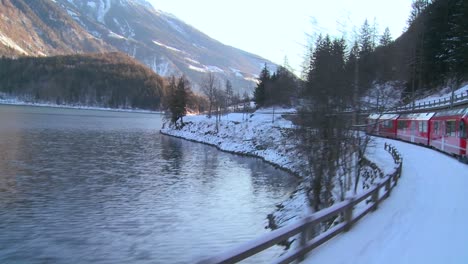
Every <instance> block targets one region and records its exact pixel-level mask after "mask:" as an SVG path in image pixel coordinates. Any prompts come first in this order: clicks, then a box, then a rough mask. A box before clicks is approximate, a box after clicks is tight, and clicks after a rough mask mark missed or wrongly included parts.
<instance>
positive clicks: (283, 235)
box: [198, 143, 403, 264]
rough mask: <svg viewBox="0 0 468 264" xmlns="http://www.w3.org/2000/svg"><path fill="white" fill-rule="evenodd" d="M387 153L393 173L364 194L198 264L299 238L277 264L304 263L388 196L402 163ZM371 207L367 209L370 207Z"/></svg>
mask: <svg viewBox="0 0 468 264" xmlns="http://www.w3.org/2000/svg"><path fill="white" fill-rule="evenodd" d="M385 150H386V151H388V152H389V153H390V154H391V155H392V157H393V160H394V162H395V164H396V165H397V167H396V170H395V171H394V172H393V173H391V174H389V175H387V177H386V178H385V180H384V181H382V182H380V183H377V184H375V185H373V186H372V187H371V188H369V189H368V190H366V191H365V192H363V193H361V194H359V195H357V196H354V197H351V198H349V199H347V200H345V201H342V202H339V203H337V204H335V205H333V206H331V207H328V208H326V209H323V210H320V211H318V212H316V213H314V214H311V215H309V216H307V217H305V218H304V219H302V220H300V221H298V222H296V223H293V224H291V225H288V226H285V227H282V228H279V229H276V230H273V231H271V232H269V233H267V234H265V235H263V236H261V237H258V238H257V239H254V240H252V241H248V242H246V243H244V244H241V245H239V246H238V247H236V248H232V249H231V250H228V251H226V252H224V253H221V254H219V255H217V256H214V257H211V258H207V259H204V260H202V261H199V262H198V263H199V264H214V263H236V262H239V261H241V260H244V259H246V258H248V257H251V256H253V255H255V254H257V253H259V252H261V251H263V250H266V249H268V248H270V247H272V246H274V245H276V244H278V243H280V242H282V241H285V240H286V239H288V238H290V237H293V236H295V235H297V234H300V239H299V241H300V245H299V246H298V248H296V249H294V250H293V251H292V252H289V253H288V254H285V255H283V256H281V258H279V259H278V260H276V263H290V262H292V261H294V260H303V259H304V257H305V254H306V253H308V252H310V251H311V250H313V249H314V248H316V247H318V246H320V245H322V244H323V243H325V242H326V241H328V240H330V239H331V238H333V237H334V236H336V235H337V234H339V233H341V232H344V231H348V230H349V229H350V228H351V227H352V226H353V224H354V223H356V222H357V221H359V220H360V219H361V218H362V217H364V216H365V215H366V214H367V213H369V212H371V211H375V210H376V209H377V208H378V206H379V203H380V202H382V201H383V200H384V199H386V198H387V197H389V196H390V193H391V191H392V189H393V187H395V186H396V185H397V183H398V180H399V179H400V177H401V172H402V166H403V159H402V157H401V155H400V153H398V151H397V150H396V149H395V148H394V147H393V146H391V145H388V144H387V143H385ZM369 204H370V205H369ZM334 216H338V217H339V219H341V221H340V222H339V223H338V224H336V225H334V226H333V227H331V228H329V229H328V230H327V231H325V232H323V233H321V234H318V235H316V236H313V235H312V233H313V231H314V228H315V227H316V226H317V225H320V223H323V222H324V221H327V220H329V219H330V218H332V217H334Z"/></svg>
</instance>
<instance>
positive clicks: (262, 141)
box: [161, 109, 302, 174]
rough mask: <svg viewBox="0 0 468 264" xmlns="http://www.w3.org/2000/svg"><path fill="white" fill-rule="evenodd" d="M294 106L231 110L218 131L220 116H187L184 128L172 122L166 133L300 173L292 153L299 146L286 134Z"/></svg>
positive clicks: (162, 130)
mask: <svg viewBox="0 0 468 264" xmlns="http://www.w3.org/2000/svg"><path fill="white" fill-rule="evenodd" d="M294 112H295V110H294V109H279V110H278V109H277V110H275V115H274V116H273V111H272V109H262V110H261V111H257V112H255V113H230V114H227V115H223V116H222V117H221V121H220V123H219V126H218V132H217V133H216V118H215V116H212V117H211V118H208V117H207V116H206V115H192V116H186V117H184V123H185V126H184V127H183V129H180V130H177V129H173V128H172V127H170V126H169V125H168V123H166V124H165V126H164V127H163V128H162V129H161V132H162V133H163V134H168V135H172V136H177V137H181V138H185V139H189V140H193V141H197V142H203V143H207V144H210V145H213V146H216V147H217V148H219V149H221V150H224V151H229V152H233V153H237V154H243V155H251V156H256V157H260V158H262V159H264V160H265V161H267V162H270V163H272V164H275V165H277V166H279V167H281V168H283V169H286V170H289V171H291V172H293V173H294V174H300V173H299V172H300V171H301V170H300V169H299V167H298V166H301V165H302V163H301V162H300V161H299V160H298V159H297V158H296V157H294V156H292V155H290V154H291V152H293V151H294V149H295V145H294V144H290V143H289V142H288V141H287V139H286V137H285V136H283V134H282V133H287V130H288V129H290V128H292V127H293V124H292V122H291V121H289V120H286V119H284V118H283V117H282V115H284V114H290V113H294Z"/></svg>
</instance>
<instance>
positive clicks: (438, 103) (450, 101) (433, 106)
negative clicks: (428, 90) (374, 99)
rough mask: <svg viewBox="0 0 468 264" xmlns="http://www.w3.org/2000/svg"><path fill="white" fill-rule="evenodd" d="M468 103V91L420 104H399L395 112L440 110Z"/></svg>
mask: <svg viewBox="0 0 468 264" xmlns="http://www.w3.org/2000/svg"><path fill="white" fill-rule="evenodd" d="M465 104H468V91H466V93H463V94H458V95H454V96H453V98H452V97H445V98H443V99H438V100H433V101H428V102H423V103H418V104H410V105H405V106H398V107H396V108H395V109H393V110H394V111H393V112H395V113H398V112H406V111H423V110H439V109H443V108H447V107H450V106H453V107H455V106H461V105H465Z"/></svg>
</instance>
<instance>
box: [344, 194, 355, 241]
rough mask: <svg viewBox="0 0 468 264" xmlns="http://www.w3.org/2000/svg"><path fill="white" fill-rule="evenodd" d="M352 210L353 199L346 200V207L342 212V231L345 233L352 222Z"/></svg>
mask: <svg viewBox="0 0 468 264" xmlns="http://www.w3.org/2000/svg"><path fill="white" fill-rule="evenodd" d="M353 209H354V197H351V198H348V206H347V207H346V210H345V211H344V221H345V223H346V225H345V227H344V231H345V232H347V231H349V230H350V229H351V225H352V222H353Z"/></svg>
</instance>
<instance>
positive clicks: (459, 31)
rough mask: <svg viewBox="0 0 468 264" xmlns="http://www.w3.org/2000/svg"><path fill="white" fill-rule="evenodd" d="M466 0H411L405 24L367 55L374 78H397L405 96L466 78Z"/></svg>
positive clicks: (467, 14) (382, 79)
mask: <svg viewBox="0 0 468 264" xmlns="http://www.w3.org/2000/svg"><path fill="white" fill-rule="evenodd" d="M467 16H468V1H466V0H432V1H431V0H414V1H413V3H412V10H411V13H410V16H409V18H408V28H407V30H406V32H404V33H403V34H402V35H401V36H400V37H399V38H398V39H396V40H395V41H394V42H391V43H389V44H388V45H383V46H381V47H377V48H376V49H375V51H374V52H373V53H372V54H371V56H369V61H368V68H369V69H372V70H371V71H370V72H369V73H370V77H371V79H372V80H373V81H374V82H379V81H380V82H388V81H398V82H401V83H402V84H403V88H404V89H405V95H406V99H407V100H408V101H411V100H413V98H414V96H415V94H418V93H424V92H425V91H427V90H432V89H438V88H440V87H446V86H449V87H451V88H452V89H456V88H458V87H460V85H461V84H462V83H463V82H465V81H467V80H468V19H467Z"/></svg>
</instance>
